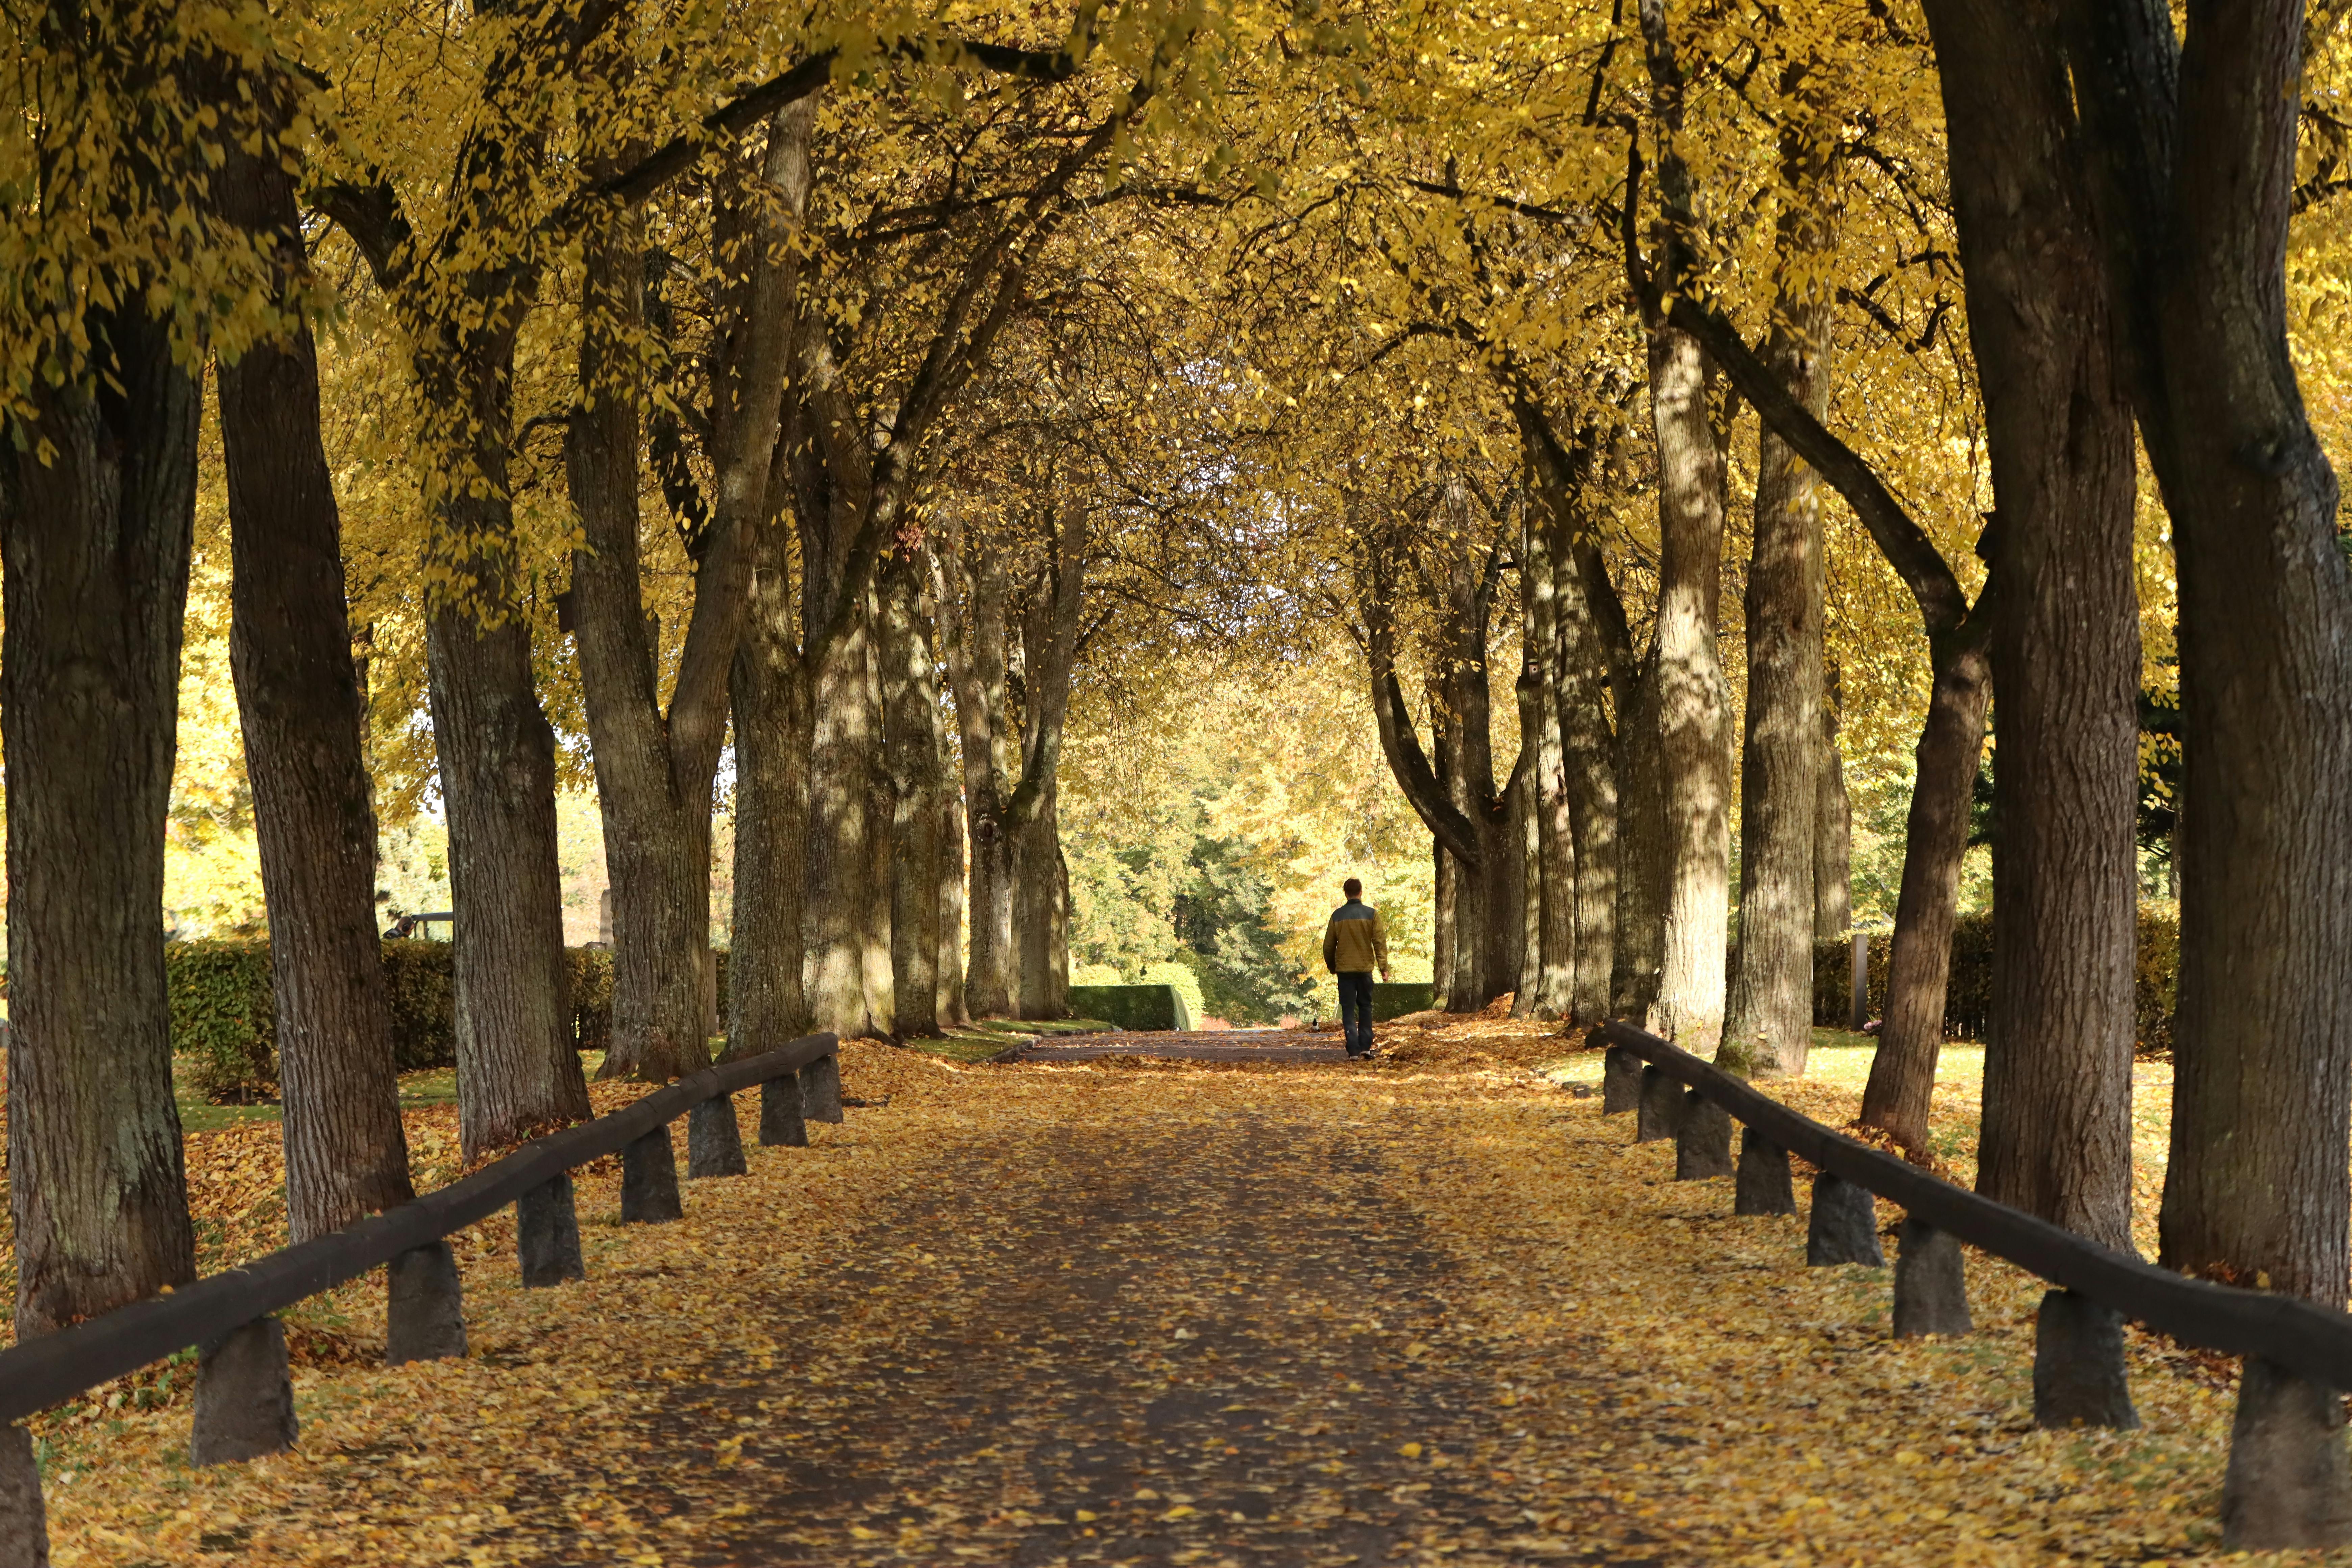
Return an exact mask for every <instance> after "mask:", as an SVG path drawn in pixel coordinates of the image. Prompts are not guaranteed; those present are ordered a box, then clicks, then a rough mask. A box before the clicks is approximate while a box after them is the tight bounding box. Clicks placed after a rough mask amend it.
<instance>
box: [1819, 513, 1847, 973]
mask: <svg viewBox="0 0 2352 1568" xmlns="http://www.w3.org/2000/svg"><path fill="white" fill-rule="evenodd" d="M1824 558H1825V559H1826V552H1824ZM1821 763H1822V765H1821V771H1820V773H1817V774H1816V775H1815V784H1816V785H1817V786H1818V787H1817V790H1816V793H1815V795H1814V796H1813V801H1814V805H1813V941H1815V942H1839V941H1843V939H1844V937H1845V935H1846V933H1847V932H1848V931H1852V930H1853V803H1852V802H1851V801H1849V800H1848V799H1847V797H1846V793H1845V760H1844V758H1843V757H1842V756H1841V755H1840V754H1839V752H1838V680H1837V672H1836V670H1835V669H1834V668H1832V669H1831V670H1830V671H1829V673H1828V679H1825V680H1824V681H1823V682H1822V753H1821Z"/></svg>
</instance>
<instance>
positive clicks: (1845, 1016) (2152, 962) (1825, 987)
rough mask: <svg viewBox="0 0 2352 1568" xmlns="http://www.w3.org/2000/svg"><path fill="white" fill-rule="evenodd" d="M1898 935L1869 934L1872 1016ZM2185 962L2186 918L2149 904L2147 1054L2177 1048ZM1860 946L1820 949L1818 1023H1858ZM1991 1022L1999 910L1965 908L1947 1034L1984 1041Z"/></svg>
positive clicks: (2144, 994) (2142, 993) (2144, 1000)
mask: <svg viewBox="0 0 2352 1568" xmlns="http://www.w3.org/2000/svg"><path fill="white" fill-rule="evenodd" d="M1892 941H1893V938H1892V936H1891V934H1890V933H1888V932H1886V931H1876V932H1874V933H1872V935H1871V938H1870V997H1869V1004H1870V1016H1872V1017H1874V1018H1876V1017H1880V1016H1884V1014H1885V1007H1886V955H1887V950H1888V947H1889V945H1890V943H1891V942H1892ZM2179 965H2180V922H2179V918H2178V917H2177V916H2175V915H2174V914H2173V913H2172V912H2171V911H2170V910H2167V909H2162V908H2156V907H2152V906H2149V905H2146V904H2143V905H2141V906H2140V910H2139V946H2138V952H2137V961H2136V963H2134V965H2133V985H2132V1012H2133V1022H2134V1026H2135V1036H2136V1037H2137V1040H2138V1042H2139V1051H2140V1054H2141V1055H2142V1056H2160V1055H2162V1054H2164V1053H2166V1052H2168V1051H2169V1050H2171V1049H2172V1010H2173V1000H2174V995H2175V989H2176V986H2177V984H2178V979H2179ZM1852 970H1853V949H1852V948H1851V946H1850V945H1849V944H1848V943H1846V942H1819V943H1816V944H1815V945H1814V948H1813V1022H1814V1023H1816V1024H1819V1025H1822V1026H1827V1027H1830V1028H1835V1029H1843V1028H1845V1027H1846V1026H1848V1025H1849V1024H1850V1023H1851V1022H1852V1018H1853V1014H1852V1013H1851V1011H1850V1010H1849V1005H1848V1003H1849V999H1850V998H1851V997H1852V995H1853V980H1852ZM1991 1021H1992V916H1991V914H1990V912H1986V913H1981V914H1972V915H1962V916H1961V917H1960V918H1959V921H1958V924H1957V925H1955V927H1954V928H1953V931H1952V974H1951V980H1950V982H1949V984H1948V986H1947V988H1946V991H1945V994H1944V1035H1945V1037H1946V1038H1948V1039H1955V1040H1981V1039H1983V1038H1984V1037H1985V1032H1986V1030H1987V1028H1988V1026H1990V1023H1991Z"/></svg>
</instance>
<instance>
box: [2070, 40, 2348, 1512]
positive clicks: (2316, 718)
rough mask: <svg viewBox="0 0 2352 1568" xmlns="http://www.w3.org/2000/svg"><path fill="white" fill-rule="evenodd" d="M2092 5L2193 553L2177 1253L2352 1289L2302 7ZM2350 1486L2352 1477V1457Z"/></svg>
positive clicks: (2331, 515) (2325, 472)
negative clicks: (2311, 361) (2289, 312)
mask: <svg viewBox="0 0 2352 1568" xmlns="http://www.w3.org/2000/svg"><path fill="white" fill-rule="evenodd" d="M2067 10H2068V12H2069V13H2070V14H2071V15H2070V18H2069V19H2070V21H2071V22H2072V24H2073V27H2074V30H2073V31H2072V32H2071V33H2070V35H2069V37H2070V41H2074V42H2075V43H2077V44H2078V46H2079V47H2077V49H2076V51H2075V53H2076V61H2075V64H2076V69H2077V71H2078V72H2080V73H2082V74H2083V75H2084V77H2087V78H2088V79H2090V80H2092V81H2094V82H2095V83H2096V84H2097V86H2098V88H2099V89H2100V90H2099V93H2098V95H2096V96H2097V101H2096V102H2095V103H2094V102H2091V101H2090V100H2089V99H2088V98H2087V97H2086V99H2085V102H2084V108H2083V110H2082V112H2083V114H2084V120H2085V124H2086V127H2087V128H2088V130H2089V132H2090V135H2089V136H2088V137H2087V138H2086V142H2088V144H2089V146H2090V149H2091V155H2092V156H2091V161H2092V164H2093V167H2094V169H2095V171H2096V175H2095V177H2097V178H2098V179H2099V180H2100V182H2101V183H2100V185H2099V195H2100V198H2101V202H2102V215H2101V216H2102V219H2103V223H2104V225H2105V228H2106V230H2107V233H2108V235H2109V238H2110V242H2111V244H2113V245H2114V246H2115V247H2116V250H2117V253H2118V257H2119V260H2120V263H2121V265H2120V267H2119V270H2120V272H2121V274H2122V276H2123V277H2124V279H2126V285H2125V290H2124V292H2123V293H2122V294H2121V296H2120V297H2119V298H2120V302H2121V303H2122V305H2123V308H2124V309H2125V310H2126V312H2127V314H2126V325H2127V329H2128V337H2127V342H2130V343H2131V344H2132V345H2133V346H2134V347H2135V348H2136V349H2137V352H2138V353H2139V354H2141V355H2142V356H2144V357H2142V358H2140V359H2139V360H2137V361H2136V362H2134V363H2132V364H2131V367H2130V369H2131V375H2132V384H2133V395H2134V400H2135V403H2136V405H2137V408H2138V413H2139V425H2140V433H2141V436H2142V437H2143V439H2144V440H2145V442H2146V444H2147V452H2148V458H2149V461H2150V464H2151V466H2152V467H2153V468H2155V470H2156V476H2157V480H2158V484H2159V486H2160V487H2161V489H2162V490H2163V493H2164V500H2165V505H2166V508H2167V510H2168V511H2169V512H2170V513H2171V516H2172V538H2173V552H2174V555H2175V558H2176V562H2177V566H2178V576H2179V593H2180V626H2179V642H2180V709H2181V745H2180V749H2181V760H2182V765H2183V769H2184V773H2185V789H2184V795H2185V801H2186V809H2185V810H2184V811H2183V813H2182V816H2181V819H2180V884H2181V890H2180V991H2179V1011H2178V1013H2177V1014H2176V1015H2175V1017H2174V1023H2173V1058H2174V1062H2175V1072H2176V1077H2175V1079H2174V1089H2173V1120H2172V1142H2171V1161H2170V1163H2169V1164H2168V1166H2167V1168H2166V1171H2165V1185H2164V1209H2163V1221H2162V1233H2161V1234H2162V1252H2161V1261H2162V1262H2163V1264H2164V1265H2165V1267H2167V1268H2181V1269H2187V1270H2189V1271H2191V1272H2194V1273H2197V1274H2200V1275H2202V1276H2204V1277H2206V1278H2209V1279H2227V1280H2231V1281H2233V1282H2235V1283H2239V1284H2266V1285H2267V1286H2268V1287H2269V1288H2270V1289H2275V1290H2282V1291H2287V1292H2291V1293H2293V1294H2295V1295H2299V1296H2304V1297H2307V1298H2309V1299H2311V1300H2315V1301H2319V1302H2322V1303H2324V1304H2326V1305H2328V1306H2341V1305H2342V1304H2343V1302H2344V1300H2345V1286H2346V1270H2347V1256H2346V1247H2347V1226H2352V1214H2347V1205H2348V1204H2352V1196H2347V1184H2346V1180H2345V1172H2344V1148H2345V1144H2346V1141H2347V1104H2352V844H2347V837H2352V576H2347V568H2346V563H2345V558H2344V555H2343V552H2342V550H2341V548H2340V544H2339V541H2338V539H2337V537H2336V532H2335V530H2336V526H2337V508H2338V498H2337V491H2336V476H2335V474H2334V472H2333V470H2332V469H2331V468H2329V466H2328V462H2327V458H2326V453H2325V452H2323V451H2322V450H2321V448H2320V447H2319V444H2318V442H2317V440H2316V439H2315V437H2314V435H2313V432H2312V429H2311V426H2310V422H2309V419H2308V418H2307V416H2305V412H2304V408H2303V403H2302V397H2301V392H2300V388H2299V386H2298V384H2297V379H2296V374H2295V369H2294V360H2293V358H2292V356H2291V354H2290V352H2289V348H2288V343H2287V338H2286V322H2285V309H2286V301H2285V294H2284V285H2283V277H2284V253H2285V244H2286V237H2287V226H2288V219H2289V216H2290V210H2291V198H2292V190H2293V185H2294V160H2295V150H2296V145H2297V122H2298V117H2299V111H2300V107H2301V102H2302V92H2301V89H2300V82H2301V72H2302V68H2303V59H2302V49H2301V44H2302V34H2303V26H2302V24H2303V7H2302V6H2301V5H2291V4H2287V3H2286V0H2261V3H2259V4H2252V5H2243V6H2239V7H2234V8H2231V9H2229V10H2227V11H2208V10H2204V9H2200V10H2196V11H2192V12H2191V13H2190V15H2189V33H2188V40H2187V46H2186V48H2185V49H2183V48H2182V47H2180V46H2179V44H2178V43H2177V42H2176V40H2175V38H2174V37H2173V34H2172V28H2171V18H2170V16H2169V14H2168V13H2150V14H2149V15H2147V16H2126V15H2123V14H2121V13H2120V10H2119V11H2118V13H2117V14H2116V15H2108V14H2105V13H2097V14H2090V13H2085V12H2084V11H2082V9H2081V8H2080V7H2078V6H2069V7H2067ZM2329 1403H2330V1404H2331V1405H2332V1401H2330V1402H2329ZM2331 1425H2338V1435H2336V1436H2330V1437H2329V1438H2327V1439H2326V1441H2327V1442H2328V1445H2329V1447H2331V1449H2333V1450H2334V1451H2335V1452H2336V1454H2337V1455H2338V1456H2339V1457H2338V1458H2336V1459H2335V1460H2334V1461H2333V1462H2334V1463H2335V1464H2336V1465H2338V1466H2340V1464H2341V1459H2340V1453H2341V1447H2340V1445H2341V1437H2340V1424H2336V1423H2331ZM2333 1491H2334V1493H2335V1495H2336V1497H2337V1498H2338V1499H2339V1500H2340V1498H2341V1496H2342V1488H2341V1482H2340V1478H2339V1479H2338V1482H2337V1484H2336V1487H2335V1488H2334V1489H2333ZM2343 1527H2344V1525H2343V1521H2342V1520H2340V1519H2337V1520H2336V1521H2332V1524H2331V1527H2330V1529H2329V1531H2328V1538H2330V1539H2340V1538H2341V1533H2342V1531H2343ZM2255 1533H2259V1532H2255ZM2313 1539H2315V1540H2316V1539H2318V1538H2317V1537H2314V1538H2313ZM2247 1543H2248V1544H2289V1543H2291V1542H2286V1541H2284V1540H2273V1541H2269V1542H2263V1541H2260V1540H2250V1541H2248V1542H2247Z"/></svg>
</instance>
